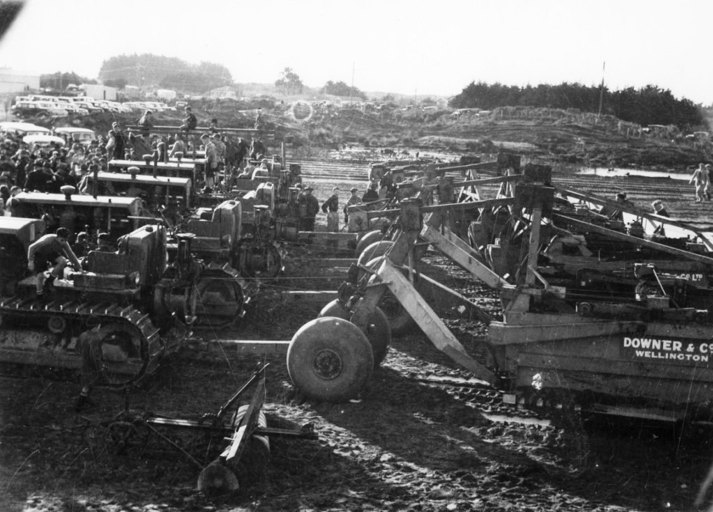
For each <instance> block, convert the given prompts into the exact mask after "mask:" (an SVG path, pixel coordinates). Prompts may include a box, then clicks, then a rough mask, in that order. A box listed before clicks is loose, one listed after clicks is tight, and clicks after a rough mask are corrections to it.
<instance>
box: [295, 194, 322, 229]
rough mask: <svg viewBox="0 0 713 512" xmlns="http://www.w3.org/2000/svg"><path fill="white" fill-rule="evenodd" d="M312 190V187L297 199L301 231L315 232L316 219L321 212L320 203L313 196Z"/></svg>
mask: <svg viewBox="0 0 713 512" xmlns="http://www.w3.org/2000/svg"><path fill="white" fill-rule="evenodd" d="M312 190H313V189H312V187H307V188H306V189H304V193H303V194H300V197H299V198H298V199H297V211H298V212H299V218H300V231H314V219H315V217H316V216H317V213H318V212H319V201H317V198H316V197H314V196H313V195H312Z"/></svg>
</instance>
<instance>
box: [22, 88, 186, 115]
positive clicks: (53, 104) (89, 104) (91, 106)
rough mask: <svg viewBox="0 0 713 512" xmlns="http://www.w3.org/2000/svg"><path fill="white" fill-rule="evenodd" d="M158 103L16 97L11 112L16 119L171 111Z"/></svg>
mask: <svg viewBox="0 0 713 512" xmlns="http://www.w3.org/2000/svg"><path fill="white" fill-rule="evenodd" d="M172 108H173V107H169V106H168V105H166V104H165V103H163V102H159V101H127V102H124V103H120V102H118V101H109V100H95V99H94V98H90V97H87V96H43V95H37V94H34V95H29V96H17V97H16V98H15V103H14V105H13V106H12V107H11V108H10V110H11V112H12V113H13V114H14V115H16V116H18V117H28V116H32V115H41V114H45V115H50V116H53V117H66V116H68V115H69V114H70V113H71V114H74V115H88V114H91V113H94V112H114V113H125V114H128V113H131V112H140V111H144V110H152V111H154V112H161V111H164V110H169V109H172Z"/></svg>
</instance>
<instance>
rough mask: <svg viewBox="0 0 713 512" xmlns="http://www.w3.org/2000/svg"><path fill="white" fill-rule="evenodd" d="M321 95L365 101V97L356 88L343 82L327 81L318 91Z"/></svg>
mask: <svg viewBox="0 0 713 512" xmlns="http://www.w3.org/2000/svg"><path fill="white" fill-rule="evenodd" d="M319 92H320V93H322V94H331V95H333V96H342V97H349V98H355V99H362V100H366V99H367V96H366V94H364V93H363V92H362V91H360V90H359V89H358V88H356V87H351V86H349V85H347V84H345V83H344V82H341V81H340V82H332V81H331V80H329V81H328V82H327V83H326V84H324V87H322V89H320V91H319Z"/></svg>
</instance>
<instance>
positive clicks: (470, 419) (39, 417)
mask: <svg viewBox="0 0 713 512" xmlns="http://www.w3.org/2000/svg"><path fill="white" fill-rule="evenodd" d="M301 163H302V164H303V172H304V174H305V180H306V181H307V182H309V181H310V180H314V182H315V183H317V184H319V185H320V186H321V187H323V188H322V189H320V188H318V196H319V197H320V199H323V198H324V197H326V196H325V195H324V194H323V190H327V189H328V188H331V186H332V184H333V183H334V181H333V177H334V176H339V177H340V180H339V182H338V184H339V185H340V186H341V187H342V189H347V188H348V187H349V186H350V185H351V184H352V183H355V182H362V183H365V178H364V176H365V174H364V173H365V170H366V164H365V163H360V164H353V163H330V164H328V165H324V164H321V165H317V164H316V163H313V162H311V161H309V160H304V161H302V162H301ZM567 183H568V185H569V184H570V183H571V186H573V187H574V186H575V185H580V187H582V188H584V189H585V190H592V189H596V190H597V191H598V192H601V194H602V195H610V194H611V193H613V192H614V191H615V190H619V189H625V190H627V192H628V193H629V197H630V198H631V199H632V200H633V201H634V202H635V203H636V204H637V205H641V206H644V207H646V206H648V205H650V203H651V201H653V200H654V199H657V198H664V199H665V201H666V202H667V204H668V205H669V212H670V213H671V215H672V216H677V217H681V218H683V219H686V220H697V219H701V218H703V217H705V218H706V219H710V218H711V211H713V203H704V204H694V203H692V201H691V197H690V196H691V187H690V186H689V185H687V184H686V183H685V182H683V184H682V185H681V184H678V183H677V182H676V183H673V182H672V180H645V179H631V178H620V179H612V178H601V179H597V180H596V181H595V180H593V179H591V178H582V179H572V180H571V181H570V180H569V179H568V180H567ZM344 197H346V193H345V195H344ZM451 276H452V279H453V281H452V282H451V283H449V284H452V285H453V286H461V287H468V288H469V293H471V294H472V296H474V297H475V296H481V297H482V299H481V300H483V301H486V302H487V301H491V302H492V293H491V292H489V291H485V290H482V289H481V288H480V287H477V286H472V285H471V284H464V283H465V281H460V280H459V278H458V273H457V272H456V271H455V270H454V269H453V270H452V271H451ZM317 310H318V307H317V306H308V305H301V306H299V307H293V308H292V309H290V310H285V309H284V308H283V307H281V306H279V305H277V304H276V303H274V302H269V303H259V304H258V305H257V306H256V308H255V310H253V313H251V315H252V316H249V317H248V318H246V320H245V323H244V325H243V327H241V328H240V329H238V330H236V331H235V332H231V333H228V332H220V333H214V334H215V335H217V336H221V337H243V338H252V339H288V338H289V337H290V336H291V334H292V333H293V332H294V331H295V330H296V329H297V328H298V327H299V326H300V325H302V324H303V323H304V322H306V321H307V320H308V319H310V318H312V317H314V316H316V314H317ZM449 323H450V324H451V326H452V328H453V329H454V331H455V332H456V333H457V335H458V337H459V339H461V341H462V342H463V343H464V344H465V345H466V347H467V348H468V349H469V350H475V349H476V346H475V343H476V342H477V340H478V339H479V337H481V336H482V335H483V333H484V326H483V325H482V324H479V323H478V322H449ZM269 361H270V362H271V363H272V365H271V366H270V367H269V368H268V371H267V372H268V373H267V375H268V379H267V380H268V382H267V385H268V395H267V397H268V398H267V402H268V406H267V407H266V410H267V412H268V419H269V421H270V422H271V423H272V424H276V425H279V426H285V425H297V426H300V425H303V424H305V423H308V422H309V423H312V424H313V425H314V428H315V431H316V432H317V434H318V436H319V439H318V440H316V441H312V440H282V439H277V440H274V441H273V444H272V455H271V458H270V461H269V463H268V464H267V466H266V478H265V479H264V480H263V481H261V480H260V479H257V478H256V480H257V481H255V482H251V481H249V480H245V483H246V484H250V485H249V486H248V485H246V488H245V489H244V490H243V491H242V492H241V493H240V494H238V495H233V496H224V497H217V498H207V497H205V496H203V495H202V494H200V493H197V492H195V491H194V490H193V488H194V486H195V481H196V476H197V470H196V468H195V467H194V466H192V465H191V464H190V463H188V462H187V460H186V458H185V457H183V456H182V455H181V454H179V453H178V452H177V451H176V450H172V449H166V448H165V446H164V445H162V444H161V443H159V442H156V441H155V440H154V441H150V442H149V444H148V445H147V448H146V449H144V450H139V451H131V450H130V451H129V452H128V453H126V454H124V455H120V456H112V455H111V454H110V453H109V452H108V450H109V449H110V446H108V445H107V443H105V442H104V441H105V431H104V430H103V429H102V428H101V427H99V426H98V423H99V422H100V421H101V420H106V419H110V418H112V417H113V416H114V415H115V414H116V413H117V412H118V411H120V410H122V408H123V406H124V401H123V397H121V396H117V395H115V394H112V393H111V392H109V391H108V390H98V392H97V393H96V399H98V400H99V401H100V402H101V404H100V407H99V408H98V409H96V410H94V411H92V412H91V414H83V415H76V414H75V413H74V412H72V411H70V406H71V404H72V399H73V396H74V395H75V394H76V392H77V390H78V386H77V384H76V383H72V382H69V383H66V382H61V381H58V380H54V379H49V378H47V377H46V375H44V374H41V375H37V374H34V373H31V374H30V376H29V378H24V379H19V378H16V373H17V372H15V373H14V375H15V376H14V377H6V378H2V386H1V387H0V442H1V443H2V449H1V450H0V503H2V504H3V505H2V507H1V508H2V510H23V509H24V510H28V511H34V510H36V511H48V510H53V511H58V512H59V511H85V510H87V511H88V510H96V511H107V512H108V511H111V512H114V511H120V510H131V511H138V510H141V511H146V512H148V511H154V510H181V511H209V510H224V511H228V510H269V511H283V510H295V511H297V510H300V511H307V510H335V511H337V510H339V511H341V510H349V511H351V510H413V511H416V510H424V511H426V510H427V511H431V510H433V511H436V510H439V511H440V510H459V511H465V510H482V511H506V510H510V511H513V510H517V511H522V510H533V511H551V510H562V511H573V510H580V511H602V512H603V511H615V510H651V511H659V510H660V511H664V510H678V511H690V510H693V509H694V508H693V505H692V503H693V500H694V497H695V494H696V492H697V489H698V486H699V484H700V482H701V481H702V479H703V477H704V475H705V473H706V471H707V469H708V464H709V463H710V461H711V457H710V448H711V444H710V432H709V431H700V432H689V431H687V432H684V434H685V435H683V436H681V435H680V434H681V433H680V432H676V431H675V430H674V429H673V428H670V427H668V428H661V427H660V426H659V427H654V426H652V425H645V424H642V423H639V422H625V423H619V424H616V425H612V424H607V425H603V424H597V425H595V424H589V423H588V424H586V425H584V426H582V425H568V428H562V427H560V426H557V424H555V425H552V424H547V423H539V422H530V423H502V422H498V421H493V420H492V419H490V418H491V417H492V416H490V415H492V414H495V413H498V412H499V411H500V407H501V405H500V402H499V400H498V399H497V397H496V396H494V395H492V394H489V393H487V392H485V391H483V390H482V389H481V388H478V387H477V386H472V385H470V384H468V382H467V380H468V379H469V378H470V375H468V374H467V373H466V372H464V371H462V370H460V369H458V368H456V367H455V366H454V365H453V364H452V363H451V362H450V361H449V360H448V359H447V358H445V357H444V356H443V355H442V354H440V353H438V352H437V351H435V349H433V348H432V347H431V345H430V343H429V342H428V341H426V340H425V339H424V338H423V336H421V335H418V334H413V335H409V336H407V337H403V338H399V339H395V340H394V343H393V345H392V347H391V349H390V351H389V354H388V356H387V358H386V361H385V363H384V365H383V367H382V368H381V369H379V370H378V371H376V373H375V375H374V376H373V378H372V380H371V383H370V385H369V386H368V389H367V390H365V392H364V394H363V395H362V397H361V400H359V401H355V402H348V403H343V404H327V403H315V402H310V401H304V400H303V399H302V398H301V397H300V396H299V394H297V393H295V390H294V389H293V388H292V386H291V384H290V381H289V378H288V376H287V373H286V370H285V365H284V356H283V355H275V356H271V357H270V358H269ZM257 362H258V361H257V359H255V358H246V357H237V355H235V354H225V355H223V354H221V353H218V354H217V355H214V356H213V358H212V359H210V360H209V361H200V360H195V359H192V358H191V357H189V356H188V355H187V354H185V355H184V356H182V357H178V358H175V359H173V360H172V361H170V362H169V364H167V365H165V366H164V367H163V369H162V370H161V372H160V373H159V375H157V376H156V378H155V379H153V380H152V381H151V382H150V384H149V385H148V387H147V388H146V389H144V390H141V391H140V392H137V393H135V394H133V395H132V396H131V397H130V400H129V405H130V406H131V408H132V409H138V410H146V411H153V412H160V413H163V414H166V415H173V416H176V417H181V418H184V417H195V416H197V415H200V414H201V413H203V412H208V411H214V410H216V409H217V407H218V406H219V405H220V404H221V402H222V401H223V400H224V399H226V398H227V397H228V396H229V394H230V393H231V392H232V390H234V389H236V387H237V386H238V385H239V384H240V383H241V382H243V381H244V380H245V379H246V378H247V376H248V375H249V374H250V372H251V371H252V369H253V368H254V366H255V364H256V363H257ZM438 377H440V378H441V380H440V381H438V380H437V379H436V378H438ZM458 379H461V380H458ZM444 382H445V384H444ZM454 382H455V383H458V382H460V384H461V385H450V384H449V383H454ZM541 419H549V418H541ZM554 419H555V420H556V419H557V418H554ZM200 453H204V452H202V451H201V452H200ZM206 460H210V457H207V459H206Z"/></svg>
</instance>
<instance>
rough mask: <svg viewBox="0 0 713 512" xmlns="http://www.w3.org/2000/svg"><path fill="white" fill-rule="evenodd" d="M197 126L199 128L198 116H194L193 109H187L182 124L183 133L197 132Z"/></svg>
mask: <svg viewBox="0 0 713 512" xmlns="http://www.w3.org/2000/svg"><path fill="white" fill-rule="evenodd" d="M196 126H198V119H196V116H195V115H194V114H193V111H192V110H191V107H186V115H185V117H184V118H183V121H182V122H181V127H180V129H181V131H184V132H187V131H190V130H195V129H196Z"/></svg>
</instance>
